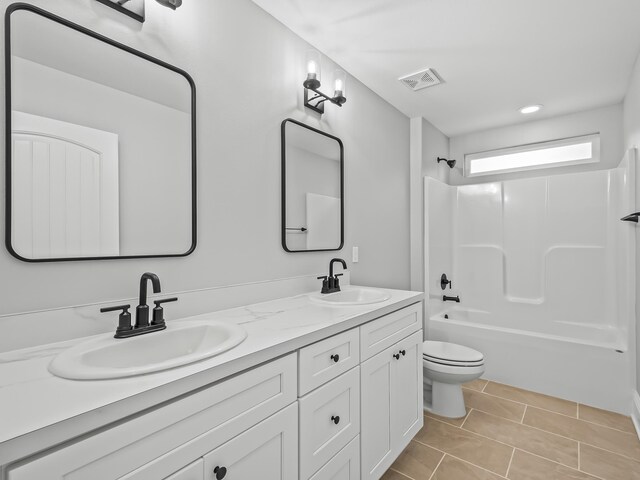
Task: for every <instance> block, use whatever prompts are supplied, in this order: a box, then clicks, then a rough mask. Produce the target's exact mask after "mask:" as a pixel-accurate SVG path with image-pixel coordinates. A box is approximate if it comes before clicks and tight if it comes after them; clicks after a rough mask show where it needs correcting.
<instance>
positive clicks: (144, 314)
mask: <svg viewBox="0 0 640 480" xmlns="http://www.w3.org/2000/svg"><path fill="white" fill-rule="evenodd" d="M148 280H151V286H152V287H153V293H160V279H159V278H158V276H157V275H156V274H155V273H149V272H147V273H143V274H142V277H140V303H139V305H138V307H137V308H136V326H135V328H142V327H148V326H149V305H147V281H148Z"/></svg>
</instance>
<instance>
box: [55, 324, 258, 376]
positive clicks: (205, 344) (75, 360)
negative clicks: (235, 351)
mask: <svg viewBox="0 0 640 480" xmlns="http://www.w3.org/2000/svg"><path fill="white" fill-rule="evenodd" d="M246 337H247V332H246V331H245V330H244V329H243V328H242V327H240V326H238V325H234V324H229V323H223V322H214V321H209V322H207V321H193V322H189V321H186V322H173V323H168V324H167V329H166V330H163V331H160V332H154V333H149V334H146V335H141V336H138V337H131V338H125V339H114V338H113V334H105V335H100V336H98V337H94V338H92V339H90V340H87V341H86V342H83V343H80V344H78V345H75V346H73V347H71V348H69V349H68V350H65V351H63V352H61V353H60V354H58V355H57V356H56V357H55V358H54V359H53V360H52V361H51V363H50V364H49V371H50V372H51V373H53V374H54V375H56V376H58V377H63V378H69V379H72V380H101V379H107V378H122V377H131V376H134V375H143V374H146V373H153V372H158V371H161V370H166V369H169V368H173V367H179V366H183V365H187V364H189V363H193V362H197V361H199V360H204V359H205V358H209V357H213V356H215V355H219V354H221V353H223V352H226V351H227V350H230V349H232V348H234V347H235V346H237V345H239V344H240V343H241V342H242V341H243V340H244V339H245V338H246Z"/></svg>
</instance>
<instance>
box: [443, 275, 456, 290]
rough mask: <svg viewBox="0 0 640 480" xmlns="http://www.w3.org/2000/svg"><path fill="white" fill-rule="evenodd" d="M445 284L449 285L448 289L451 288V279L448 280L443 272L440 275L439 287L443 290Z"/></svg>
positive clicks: (445, 286)
mask: <svg viewBox="0 0 640 480" xmlns="http://www.w3.org/2000/svg"><path fill="white" fill-rule="evenodd" d="M447 285H449V290H451V286H452V285H453V281H452V280H449V279H448V278H447V274H446V273H443V274H442V276H441V277H440V288H442V290H444V289H445V288H447Z"/></svg>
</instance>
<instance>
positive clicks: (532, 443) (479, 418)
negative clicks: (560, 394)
mask: <svg viewBox="0 0 640 480" xmlns="http://www.w3.org/2000/svg"><path fill="white" fill-rule="evenodd" d="M565 418H567V417H565ZM463 428H464V430H469V431H471V432H474V433H477V434H479V435H483V436H485V437H489V438H492V439H494V440H497V441H499V442H502V443H506V444H508V445H513V446H514V447H516V448H519V449H522V450H526V451H527V452H531V453H534V454H536V455H540V456H542V457H545V458H548V459H549V460H553V461H556V462H559V463H562V464H564V465H567V466H569V467H572V468H578V442H576V441H574V440H570V439H567V438H562V437H560V436H558V435H554V434H552V433H548V432H543V431H540V430H537V429H535V428H531V427H528V426H526V425H522V424H520V423H516V422H512V421H509V420H506V419H503V418H499V417H496V416H494V415H489V414H487V413H484V412H480V411H478V410H472V411H471V413H470V414H469V417H468V418H467V421H466V422H465V424H464V427H463Z"/></svg>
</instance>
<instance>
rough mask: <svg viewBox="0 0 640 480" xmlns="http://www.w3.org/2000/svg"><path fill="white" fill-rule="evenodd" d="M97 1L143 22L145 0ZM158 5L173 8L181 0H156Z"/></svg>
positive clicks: (176, 6) (179, 3)
mask: <svg viewBox="0 0 640 480" xmlns="http://www.w3.org/2000/svg"><path fill="white" fill-rule="evenodd" d="M98 2H100V3H102V4H103V5H106V6H108V7H111V8H113V9H114V10H117V11H118V12H120V13H123V14H125V15H127V16H128V17H131V18H134V19H136V20H137V21H139V22H144V20H145V13H144V2H145V0H98ZM156 2H158V3H159V4H160V5H163V6H165V7H169V8H170V9H172V10H175V9H176V8H178V7H179V6H180V5H182V0H156Z"/></svg>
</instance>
